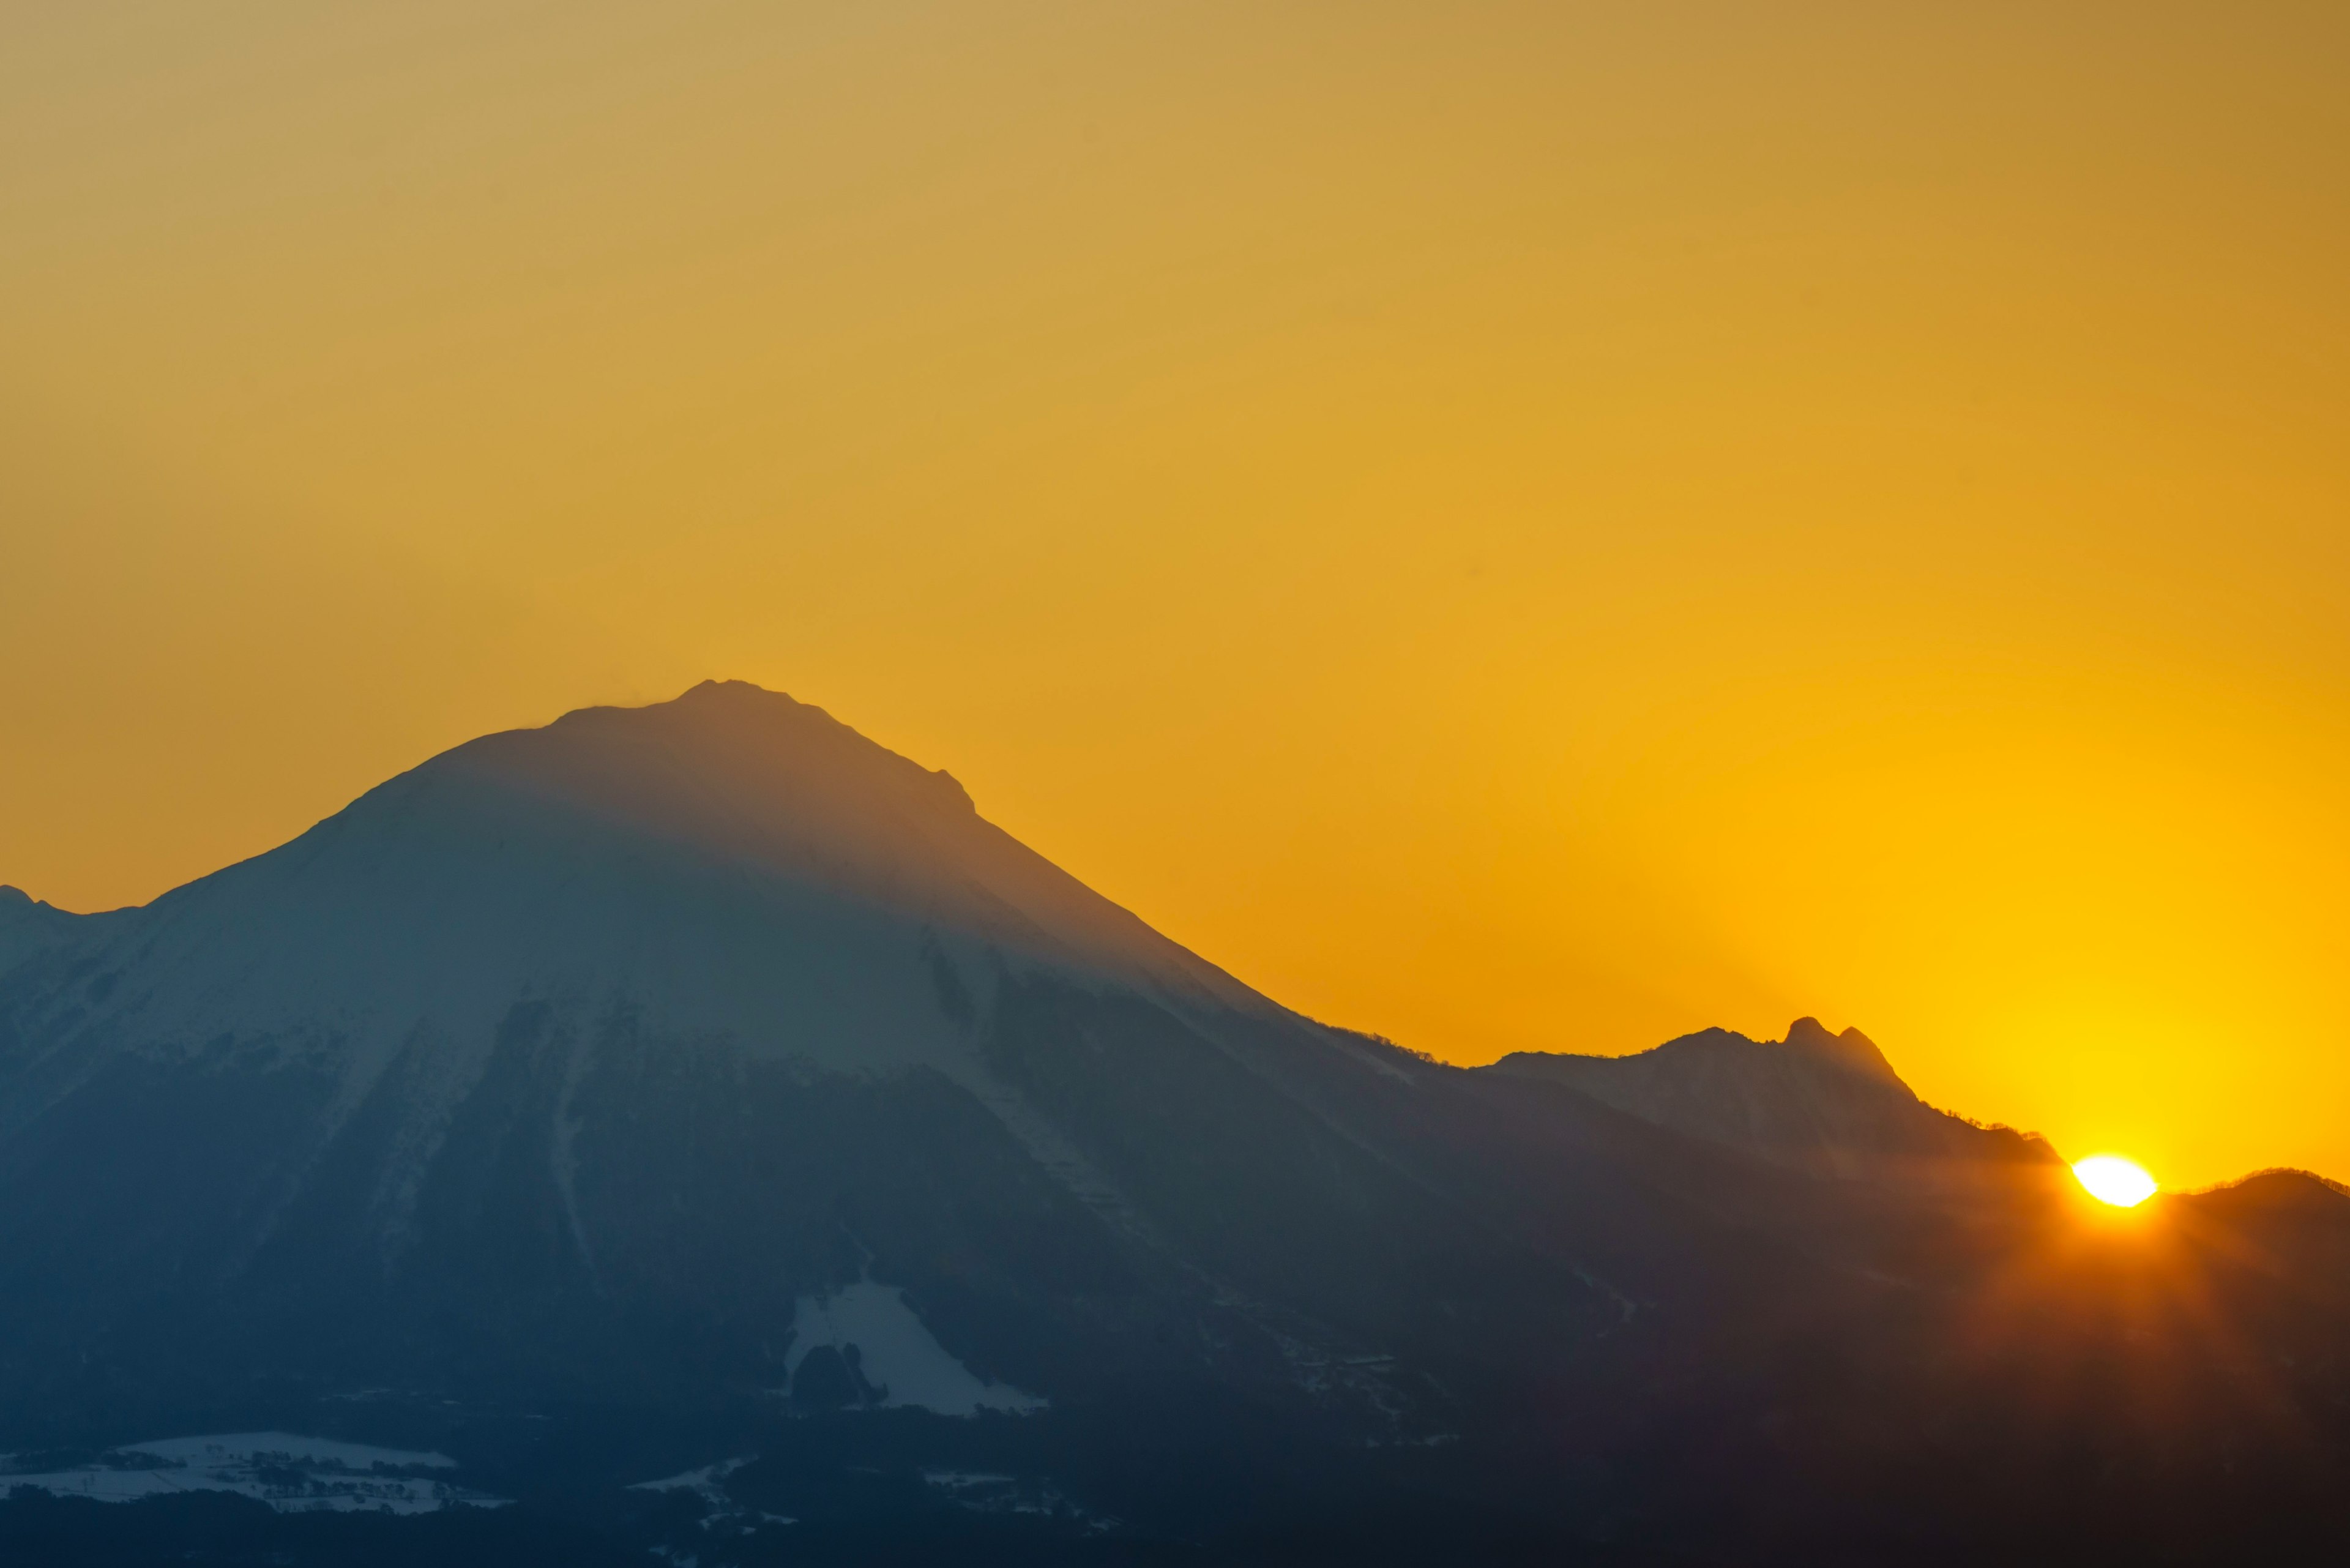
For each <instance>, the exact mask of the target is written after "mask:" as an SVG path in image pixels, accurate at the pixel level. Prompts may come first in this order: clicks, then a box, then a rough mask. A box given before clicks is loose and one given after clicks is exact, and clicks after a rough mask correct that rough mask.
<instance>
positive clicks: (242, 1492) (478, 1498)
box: [0, 1432, 506, 1513]
mask: <svg viewBox="0 0 2350 1568" xmlns="http://www.w3.org/2000/svg"><path fill="white" fill-rule="evenodd" d="M456 1464H457V1461H456V1460H454V1459H451V1458H449V1457H448V1456H447V1455H446V1454H434V1453H419V1452H415V1451H413V1450H411V1449H381V1448H376V1447H374V1446H372V1445H370V1444H367V1443H345V1442H338V1441H337V1440H335V1439H334V1438H308V1437H302V1436H299V1435H297V1434H295V1433H292V1432H229V1433H220V1434H216V1435H213V1436H208V1437H197V1438H161V1439H159V1440H157V1441H154V1442H145V1443H132V1444H129V1445H127V1446H125V1447H123V1448H121V1449H116V1450H114V1451H113V1452H111V1453H109V1454H106V1455H104V1456H103V1457H102V1458H101V1459H100V1460H99V1462H98V1463H96V1464H91V1465H84V1466H81V1467H78V1468H77V1469H64V1470H47V1471H42V1472H39V1473H36V1474H7V1473H5V1469H6V1466H5V1461H0V1490H6V1489H9V1488H14V1487H20V1486H22V1487H34V1488H36V1489H38V1490H42V1491H46V1492H49V1493H52V1494H54V1495H56V1496H58V1497H86V1498H90V1499H92V1500H94V1501H99V1502H131V1501H136V1500H138V1499H140V1498H142V1497H161V1496H164V1495H166V1494H168V1493H172V1492H184V1491H225V1492H234V1493H236V1494H237V1495H239V1496H241V1497H249V1498H252V1499H254V1500H255V1501H259V1502H265V1503H267V1504H268V1505H269V1506H270V1507H271V1508H274V1509H276V1511H278V1512H280V1513H309V1512H333V1513H349V1512H353V1511H358V1510H360V1509H373V1510H387V1511H390V1512H393V1513H433V1512H437V1511H439V1510H441V1509H443V1508H448V1507H452V1506H456V1505H461V1504H462V1505H470V1506H473V1507H478V1508H496V1507H500V1506H502V1505H503V1504H504V1502H505V1501H506V1500H505V1499H504V1498H494V1497H485V1496H484V1495H482V1494H481V1493H479V1492H473V1491H467V1490H463V1488H460V1487H456V1486H452V1485H451V1484H450V1483H449V1482H448V1481H446V1480H442V1479H440V1478H438V1477H436V1476H431V1475H420V1474H417V1473H415V1472H417V1471H421V1470H436V1469H455V1468H456Z"/></svg>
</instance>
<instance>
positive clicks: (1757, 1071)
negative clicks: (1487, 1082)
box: [1487, 1018, 2056, 1187]
mask: <svg viewBox="0 0 2350 1568" xmlns="http://www.w3.org/2000/svg"><path fill="white" fill-rule="evenodd" d="M1487 1071H1490V1072H1492V1073H1495V1074H1499V1075H1504V1076H1513V1077H1527V1078H1534V1077H1539V1078H1546V1079H1549V1080H1550V1081H1552V1082H1555V1083H1562V1084H1566V1085H1572V1086H1573V1087H1575V1088H1576V1089H1579V1090H1581V1091H1582V1092H1583V1093H1585V1094H1586V1095H1589V1096H1592V1097H1593V1098H1594V1099H1597V1100H1601V1101H1604V1102H1606V1103H1607V1104H1608V1105H1611V1106H1615V1107H1616V1108H1617V1109H1618V1110H1621V1111H1626V1112H1628V1113H1629V1114H1631V1115H1633V1116H1638V1117H1639V1118H1640V1119H1641V1120H1643V1121H1647V1122H1652V1123H1654V1124H1656V1125H1657V1126H1659V1127H1671V1128H1673V1129H1674V1130H1676V1131H1679V1132H1685V1133H1689V1134H1690V1135H1692V1136H1694V1137H1701V1138H1706V1139H1709V1140H1710V1141H1712V1142H1715V1143H1721V1144H1728V1145H1731V1147H1737V1148H1742V1149H1746V1150H1748V1151H1750V1152H1752V1153H1753V1154H1757V1155H1760V1156H1762V1157H1763V1158H1765V1159H1768V1160H1771V1161H1773V1162H1774V1163H1777V1164H1782V1165H1791V1166H1794V1167H1796V1168H1800V1169H1804V1170H1808V1171H1811V1172H1813V1173H1814V1174H1815V1175H1820V1176H1833V1177H1842V1178H1846V1179H1862V1178H1866V1179H1878V1180H1897V1181H1903V1182H1909V1183H1915V1184H1919V1185H1924V1186H1931V1187H1943V1186H1949V1185H1951V1184H1953V1183H1965V1184H1970V1183H1974V1182H1978V1181H1980V1180H1981V1179H1983V1177H1984V1175H1985V1172H1984V1169H1983V1167H1984V1166H1985V1165H1986V1163H1989V1164H1991V1165H1993V1166H1997V1165H2013V1164H2017V1163H2024V1164H2052V1163H2054V1161H2055V1158H2056V1156H2055V1154H2054V1151H2053V1150H2052V1149H2050V1148H2049V1147H2047V1145H2045V1144H2044V1143H2043V1142H2041V1141H2040V1140H2039V1139H2037V1138H2033V1137H2025V1136H2024V1135H2022V1134H2019V1133H2016V1132H2013V1131H2012V1130H2011V1129H2009V1128H2006V1127H1979V1126H1977V1125H1976V1124H1974V1123H1972V1122H1970V1121H1967V1120H1965V1119H1964V1118H1963V1117H1960V1116H1953V1115H1951V1114H1950V1113H1949V1112H1946V1111H1938V1110H1936V1109H1934V1108H1933V1107H1932V1106H1929V1105H1927V1104H1926V1103H1925V1102H1923V1101H1921V1100H1920V1099H1918V1096H1916V1095H1915V1094H1913V1093H1912V1092H1911V1091H1910V1088H1909V1085H1907V1084H1905V1083H1903V1082H1902V1081H1901V1078H1900V1076H1899V1075H1898V1074H1896V1073H1895V1072H1894V1070H1893V1066H1892V1064H1891V1063H1889V1062H1887V1060H1886V1059H1885V1054H1884V1053H1883V1052H1881V1051H1879V1050H1878V1049H1877V1044H1876V1043H1875V1042H1874V1041H1872V1040H1870V1039H1869V1038H1868V1036H1867V1035H1866V1034H1863V1033H1861V1032H1860V1031H1859V1030H1857V1029H1847V1030H1846V1031H1845V1032H1844V1033H1842V1034H1831V1033H1828V1031H1827V1030H1826V1029H1825V1027H1823V1026H1822V1025H1821V1023H1820V1022H1819V1020H1817V1019H1815V1018H1798V1019H1797V1020H1795V1022H1794V1023H1792V1024H1790V1025H1789V1026H1788V1029H1787V1037H1786V1038H1785V1039H1784V1040H1783V1041H1754V1040H1750V1039H1748V1038H1747V1037H1746V1036H1745V1035H1743V1034H1737V1033H1731V1031H1729V1030H1727V1029H1707V1030H1703V1031H1700V1033H1695V1034H1685V1035H1683V1036H1681V1037H1680V1038H1679V1039H1678V1040H1672V1041H1669V1042H1667V1043H1666V1044H1662V1045H1659V1046H1657V1047H1656V1048H1655V1049H1653V1050H1649V1051H1643V1052H1640V1053H1638V1054H1635V1055H1629V1056H1572V1055H1555V1054H1543V1053H1539V1052H1530V1051H1522V1052H1517V1053H1513V1054H1511V1055H1508V1056H1504V1057H1503V1058H1502V1059H1501V1060H1500V1061H1499V1062H1496V1063H1494V1064H1493V1065H1492V1067H1491V1068H1489V1069H1487ZM1994 1174H1995V1173H1994Z"/></svg>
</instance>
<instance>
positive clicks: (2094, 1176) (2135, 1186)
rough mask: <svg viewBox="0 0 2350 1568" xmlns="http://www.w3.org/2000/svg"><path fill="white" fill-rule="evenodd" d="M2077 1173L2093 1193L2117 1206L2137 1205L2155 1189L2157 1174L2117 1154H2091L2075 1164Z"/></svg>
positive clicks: (2097, 1198) (2098, 1198)
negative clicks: (2150, 1172)
mask: <svg viewBox="0 0 2350 1568" xmlns="http://www.w3.org/2000/svg"><path fill="white" fill-rule="evenodd" d="M2073 1174H2074V1176H2075V1177H2078V1178H2079V1179H2080V1182H2081V1185H2082V1186H2084V1187H2085V1188H2087V1189H2089V1196H2090V1197H2092V1198H2095V1199H2096V1200H2097V1201H2098V1202H2100V1203H2110V1204H2112V1205H2113V1206H2114V1207H2115V1208H2116V1209H2135V1208H2137V1206H2138V1205H2139V1204H2141V1203H2143V1202H2145V1201H2146V1200H2147V1199H2149V1198H2151V1197H2153V1196H2154V1193H2155V1187H2156V1183H2155V1179H2154V1178H2153V1177H2151V1176H2148V1175H2147V1173H2146V1171H2145V1170H2144V1169H2143V1168H2140V1167H2139V1166H2138V1165H2137V1163H2136V1162H2134V1161H2131V1160H2126V1159H2124V1158H2122V1157H2121V1156H2119V1155H2117V1154H2096V1155H2091V1156H2090V1157H2089V1158H2086V1159H2084V1160H2081V1161H2078V1162H2077V1163H2075V1164H2074V1167H2073Z"/></svg>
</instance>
